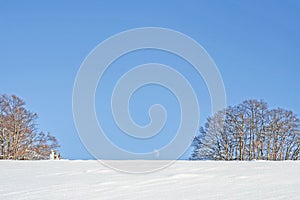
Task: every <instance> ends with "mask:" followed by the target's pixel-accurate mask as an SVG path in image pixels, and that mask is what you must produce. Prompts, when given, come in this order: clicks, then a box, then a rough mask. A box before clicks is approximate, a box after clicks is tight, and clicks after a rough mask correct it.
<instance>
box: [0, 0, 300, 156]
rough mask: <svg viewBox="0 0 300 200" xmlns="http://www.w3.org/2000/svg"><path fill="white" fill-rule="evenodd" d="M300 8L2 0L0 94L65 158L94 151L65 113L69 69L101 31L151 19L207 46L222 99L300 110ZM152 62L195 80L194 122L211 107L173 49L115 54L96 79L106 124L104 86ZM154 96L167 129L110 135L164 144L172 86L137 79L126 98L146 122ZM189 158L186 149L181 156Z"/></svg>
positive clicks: (299, 4) (171, 126)
mask: <svg viewBox="0 0 300 200" xmlns="http://www.w3.org/2000/svg"><path fill="white" fill-rule="evenodd" d="M299 10H300V1H296V0H295V1H291V0H287V1H271V0H265V1H259V0H256V1H247V2H246V1H233V0H229V1H226V3H225V2H224V1H215V0H212V1H196V0H190V1H156V0H153V1H58V0H57V1H55V0H54V1H37V0H36V1H33V0H28V1H14V0H10V1H8V0H0V58H1V59H0V75H1V76H0V93H1V94H3V93H6V94H16V95H18V96H20V97H21V98H23V99H24V100H25V101H26V102H27V108H29V109H30V110H32V111H34V112H37V113H38V114H39V120H38V123H39V128H40V129H41V130H44V131H49V132H51V133H52V134H53V135H55V136H56V137H57V138H58V139H59V141H60V144H61V146H62V147H61V149H60V151H61V154H62V156H63V157H65V158H68V159H92V156H91V155H89V153H88V152H87V151H86V150H85V148H84V146H83V145H82V144H81V142H80V139H79V137H78V135H77V132H76V128H75V125H74V122H73V118H72V90H73V83H74V80H75V77H76V73H77V70H78V69H79V67H80V65H81V63H82V61H83V60H84V58H85V57H86V56H87V55H88V53H89V52H90V51H91V50H92V49H93V48H94V47H95V46H96V45H98V44H99V43H100V42H101V41H103V40H105V39H107V38H108V37H110V36H112V35H114V34H117V33H119V32H121V31H125V30H128V29H132V28H139V27H148V26H155V27H164V28H170V29H174V30H177V31H180V32H182V33H184V34H186V35H188V36H190V37H192V38H193V39H195V40H196V41H197V42H198V43H200V44H201V45H202V46H203V47H204V48H205V49H206V50H207V52H208V53H209V54H210V56H211V57H212V58H213V60H214V61H215V63H216V65H217V66H218V68H219V70H220V73H221V75H222V77H223V81H224V84H225V88H226V92H227V104H228V105H234V104H237V103H240V102H241V101H243V100H245V99H249V98H255V99H264V100H265V101H267V102H268V103H269V105H270V107H283V108H286V109H290V110H292V111H294V112H295V113H296V114H298V115H299V114H300V104H299V102H300V94H299V89H300V79H299V74H300V67H299V63H300V56H299V55H300V37H299V35H300V24H299V19H300V12H299ZM120 45H121V44H120ZM154 61H155V62H159V63H163V64H168V65H170V66H172V67H174V68H175V69H177V70H179V71H180V72H181V73H183V74H184V75H185V76H186V78H187V79H188V80H189V81H190V82H191V84H192V85H193V86H194V87H195V91H196V92H197V95H198V98H199V104H200V109H201V118H200V123H201V125H203V123H204V122H205V118H206V117H207V116H209V115H210V99H209V93H208V91H207V89H206V86H205V83H204V82H203V80H202V78H201V77H200V76H198V75H197V74H195V73H194V71H193V69H190V68H189V67H188V63H185V62H184V61H183V60H181V59H180V58H178V57H176V56H174V55H172V54H168V53H165V52H159V51H154V50H148V51H147V50H145V51H141V52H134V53H132V54H130V55H127V57H126V58H125V57H124V58H120V59H119V60H117V62H115V63H114V66H111V71H108V72H107V74H106V77H104V80H103V83H102V82H100V84H99V86H98V90H97V95H96V110H97V114H98V118H99V120H100V121H101V119H102V122H101V123H102V124H103V126H105V127H106V129H107V130H108V131H112V132H114V133H117V132H118V131H117V130H116V127H114V124H113V122H112V120H111V117H110V115H111V114H110V110H109V107H107V106H105V105H108V104H107V103H108V101H105V100H107V98H108V97H109V95H108V94H109V90H110V89H109V88H111V87H112V86H113V83H114V81H115V80H117V78H118V76H121V74H122V73H123V72H126V70H129V69H130V68H132V67H134V66H136V65H138V64H143V63H146V62H154ZM185 66H187V67H185ZM105 95H106V96H105ZM152 97H153V98H152ZM157 97H158V98H157ZM158 102H159V103H162V104H164V105H165V106H166V109H167V110H168V112H169V113H168V114H169V116H170V117H171V118H170V119H168V121H167V125H166V127H165V130H164V131H165V132H166V135H167V136H166V137H164V138H158V141H159V142H157V141H156V142H155V141H153V144H151V145H150V144H149V145H148V146H147V145H146V146H145V145H144V144H142V145H139V144H136V145H133V144H131V143H129V142H128V141H127V140H126V138H123V139H120V138H119V136H117V135H111V137H112V138H113V137H116V138H117V139H116V138H115V139H114V140H115V142H116V143H117V144H118V145H120V146H122V147H124V148H127V149H130V150H132V151H148V150H151V149H155V148H159V147H161V146H163V145H164V144H166V143H167V140H169V139H170V138H172V137H173V136H172V133H173V132H174V130H175V129H176V127H177V126H178V123H177V122H178V121H179V118H178V113H179V111H178V108H177V106H178V105H177V104H178V103H177V102H176V98H174V96H172V94H170V93H169V92H168V91H166V90H165V89H162V88H159V87H155V86H153V87H144V88H142V89H141V91H140V93H136V94H135V95H134V96H133V100H132V102H131V104H130V105H131V106H130V110H131V111H132V117H133V118H134V119H135V120H136V122H137V123H139V124H147V123H148V122H149V119H148V118H147V115H146V112H147V109H148V107H149V105H151V104H153V103H158ZM168 134H169V135H168ZM187 157H188V153H187V154H185V155H184V156H183V158H187Z"/></svg>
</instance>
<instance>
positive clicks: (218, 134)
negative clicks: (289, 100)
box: [191, 100, 300, 160]
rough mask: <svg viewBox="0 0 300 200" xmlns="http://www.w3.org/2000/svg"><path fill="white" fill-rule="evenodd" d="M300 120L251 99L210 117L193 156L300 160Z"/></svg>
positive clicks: (217, 158)
mask: <svg viewBox="0 0 300 200" xmlns="http://www.w3.org/2000/svg"><path fill="white" fill-rule="evenodd" d="M299 129H300V120H299V119H298V118H297V117H296V115H295V114H293V112H291V111H287V110H284V109H281V108H277V109H268V106H267V104H266V103H265V102H263V101H257V100H247V101H244V102H243V103H241V104H239V105H237V106H234V107H229V108H227V109H226V110H223V111H220V112H218V113H216V114H215V115H214V116H212V117H209V118H208V119H207V122H206V123H205V126H204V127H202V128H200V135H199V136H197V137H196V138H195V139H194V142H193V146H194V152H193V153H192V155H191V159H213V160H253V159H260V160H298V159H299V154H300V131H299Z"/></svg>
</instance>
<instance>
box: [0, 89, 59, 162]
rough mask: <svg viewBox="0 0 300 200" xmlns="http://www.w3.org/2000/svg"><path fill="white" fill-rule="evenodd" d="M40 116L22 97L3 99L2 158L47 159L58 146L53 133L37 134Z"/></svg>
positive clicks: (0, 119) (0, 98)
mask: <svg viewBox="0 0 300 200" xmlns="http://www.w3.org/2000/svg"><path fill="white" fill-rule="evenodd" d="M37 117H38V115H37V114H36V113H32V112H30V111H29V110H27V109H26V108H25V102H24V101H23V100H22V99H20V98H19V97H17V96H15V95H12V96H8V95H2V96H0V159H48V158H49V155H50V153H51V150H52V149H56V148H58V147H59V145H58V142H57V139H56V138H55V137H54V136H52V135H51V134H50V133H48V134H45V133H43V132H38V130H37V125H36V120H37Z"/></svg>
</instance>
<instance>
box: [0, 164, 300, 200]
mask: <svg viewBox="0 0 300 200" xmlns="http://www.w3.org/2000/svg"><path fill="white" fill-rule="evenodd" d="M122 162H124V164H125V165H127V164H128V165H132V164H133V165H136V166H139V165H140V164H141V163H140V162H139V161H122ZM147 162H157V161H147ZM147 162H146V163H145V161H144V163H143V164H148V163H147ZM150 164H151V163H150ZM0 199H1V200H2V199H3V200H4V199H5V200H6V199H13V200H15V199H51V200H52V199H101V200H103V199H120V200H126V199H138V200H144V199H146V200H147V199H151V200H152V199H154V200H157V199H172V200H175V199H243V200H244V199H264V200H265V199H285V200H291V199H295V200H296V199H297V200H299V199H300V162H299V161H297V162H293V161H286V162H213V161H202V162H198V161H193V162H192V161H178V162H176V163H175V164H173V165H172V166H170V167H168V168H166V169H164V170H160V171H158V172H154V173H150V174H126V173H120V172H116V171H114V170H111V169H109V168H107V167H105V166H103V165H101V164H100V163H99V162H97V161H67V160H61V161H0Z"/></svg>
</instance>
